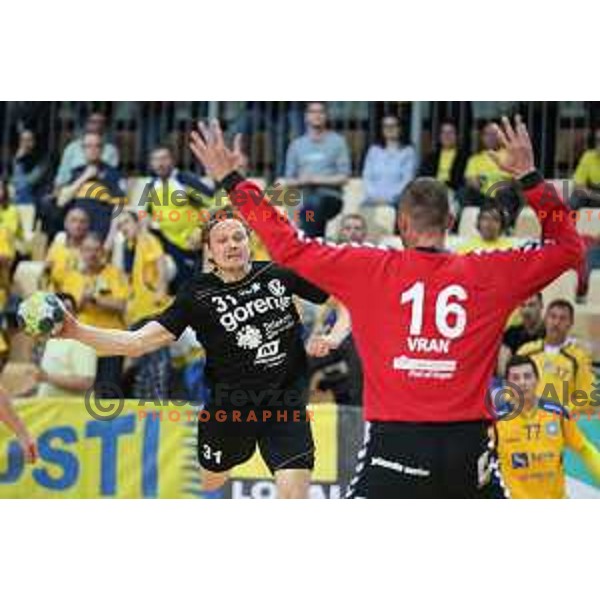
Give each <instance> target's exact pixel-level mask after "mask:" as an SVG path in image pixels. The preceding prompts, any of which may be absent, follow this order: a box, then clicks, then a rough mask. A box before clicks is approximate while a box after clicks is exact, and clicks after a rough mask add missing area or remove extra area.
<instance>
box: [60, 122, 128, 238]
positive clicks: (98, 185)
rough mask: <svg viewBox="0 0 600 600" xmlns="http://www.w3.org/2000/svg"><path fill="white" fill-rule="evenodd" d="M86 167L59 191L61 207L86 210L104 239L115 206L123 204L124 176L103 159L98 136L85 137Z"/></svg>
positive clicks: (74, 172)
mask: <svg viewBox="0 0 600 600" xmlns="http://www.w3.org/2000/svg"><path fill="white" fill-rule="evenodd" d="M83 152H84V159H85V164H83V165H81V166H79V167H75V168H74V169H73V170H72V172H71V176H70V178H69V184H68V185H66V186H64V187H63V188H61V189H60V191H59V194H58V199H59V204H60V205H63V206H64V205H68V206H76V207H78V208H83V210H85V211H86V212H87V213H88V216H89V218H90V228H91V230H92V231H94V232H96V233H97V234H98V235H99V236H100V237H101V238H102V239H104V238H105V237H106V235H107V233H108V231H109V229H110V223H111V216H112V213H113V209H114V207H115V206H116V205H117V204H118V203H123V202H124V196H125V192H123V190H122V189H121V187H120V180H121V175H120V173H119V171H118V169H116V168H115V167H112V166H111V165H108V164H106V163H105V162H103V160H102V137H101V136H100V135H99V134H98V133H86V134H85V135H84V136H83Z"/></svg>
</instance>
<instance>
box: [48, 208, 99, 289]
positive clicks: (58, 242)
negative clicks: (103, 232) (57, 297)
mask: <svg viewBox="0 0 600 600" xmlns="http://www.w3.org/2000/svg"><path fill="white" fill-rule="evenodd" d="M89 230H90V218H89V217H88V214H87V213H86V212H85V211H84V210H83V209H82V208H71V209H70V210H69V211H68V212H67V215H66V217H65V231H64V235H60V234H59V235H57V236H56V237H55V238H54V240H53V242H52V244H51V245H50V248H49V250H48V254H47V255H46V268H45V271H46V273H47V274H48V283H49V287H50V289H52V290H54V291H57V292H59V291H61V290H62V285H63V281H64V278H65V275H67V274H68V273H69V272H70V271H72V270H78V269H79V266H80V263H81V245H82V243H83V240H84V239H85V238H86V236H87V234H88V232H89Z"/></svg>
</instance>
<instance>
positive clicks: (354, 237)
mask: <svg viewBox="0 0 600 600" xmlns="http://www.w3.org/2000/svg"><path fill="white" fill-rule="evenodd" d="M367 234H368V229H367V221H366V219H365V218H364V217H363V216H362V215H360V214H358V213H348V214H346V215H344V216H343V217H342V221H341V223H340V230H339V233H338V242H339V243H341V244H343V243H353V244H364V243H365V242H366V241H367Z"/></svg>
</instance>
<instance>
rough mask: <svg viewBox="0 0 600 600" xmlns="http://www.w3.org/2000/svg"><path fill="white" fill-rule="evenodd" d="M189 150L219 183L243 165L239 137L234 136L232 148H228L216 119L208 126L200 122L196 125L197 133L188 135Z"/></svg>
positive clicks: (193, 132)
mask: <svg viewBox="0 0 600 600" xmlns="http://www.w3.org/2000/svg"><path fill="white" fill-rule="evenodd" d="M190 149H191V151H192V153H193V155H194V156H195V157H196V159H197V160H198V161H199V162H200V163H201V164H202V165H203V166H204V168H205V169H206V171H207V173H208V174H209V175H210V176H211V177H212V178H213V179H215V180H216V181H221V180H222V179H223V178H224V177H225V176H226V175H229V173H232V172H233V171H237V170H239V169H242V168H243V165H244V154H243V152H242V138H241V135H239V134H238V135H236V136H235V139H234V141H233V148H231V149H230V148H228V147H227V146H226V145H225V141H224V139H223V132H222V131H221V126H220V125H219V122H218V121H217V120H216V119H215V120H213V121H211V123H210V125H207V124H206V123H203V122H202V121H201V122H199V123H198V131H192V133H191V134H190Z"/></svg>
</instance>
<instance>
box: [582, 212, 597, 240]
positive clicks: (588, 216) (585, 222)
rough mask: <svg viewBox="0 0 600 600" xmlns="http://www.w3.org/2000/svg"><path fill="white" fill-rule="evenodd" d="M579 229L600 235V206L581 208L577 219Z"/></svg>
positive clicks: (587, 233) (592, 234) (583, 232)
mask: <svg viewBox="0 0 600 600" xmlns="http://www.w3.org/2000/svg"><path fill="white" fill-rule="evenodd" d="M577 231H579V233H581V234H585V235H591V236H594V237H600V208H581V209H580V210H579V218H578V219H577Z"/></svg>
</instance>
